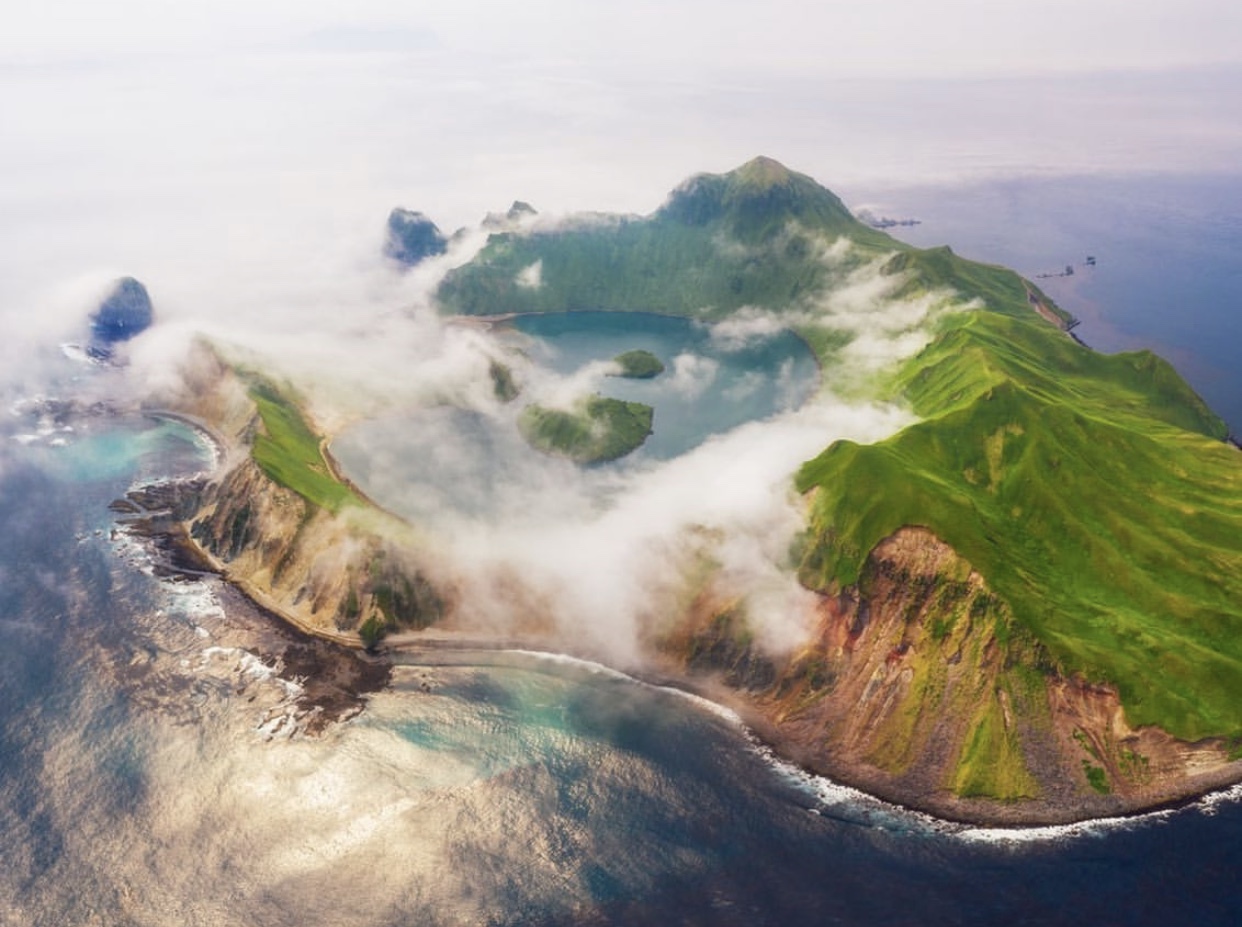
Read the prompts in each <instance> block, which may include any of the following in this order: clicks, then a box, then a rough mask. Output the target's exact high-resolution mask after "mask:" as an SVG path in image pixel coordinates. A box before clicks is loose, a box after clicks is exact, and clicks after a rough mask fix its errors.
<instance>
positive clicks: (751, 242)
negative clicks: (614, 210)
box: [438, 158, 908, 318]
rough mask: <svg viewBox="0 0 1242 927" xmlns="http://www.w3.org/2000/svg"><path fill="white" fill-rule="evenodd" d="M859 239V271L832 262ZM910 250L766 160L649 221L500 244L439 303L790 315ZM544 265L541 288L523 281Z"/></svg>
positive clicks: (504, 239)
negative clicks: (834, 248)
mask: <svg viewBox="0 0 1242 927" xmlns="http://www.w3.org/2000/svg"><path fill="white" fill-rule="evenodd" d="M840 236H847V237H849V238H850V239H851V240H852V241H853V242H854V245H855V251H854V254H853V257H852V264H851V263H849V262H847V263H846V264H844V265H838V266H832V267H830V266H829V265H828V264H826V263H825V262H824V260H823V259H822V255H821V253H820V248H821V247H822V245H823V244H824V242H825V241H832V240H835V239H836V238H838V237H840ZM895 250H908V246H906V245H903V244H901V243H899V242H897V241H895V240H894V239H892V238H890V237H889V236H888V235H885V234H884V233H882V232H879V231H877V230H875V229H872V228H869V227H868V226H866V225H864V224H863V223H861V222H858V221H857V220H856V219H854V217H853V216H851V215H850V213H849V210H847V209H846V208H845V206H844V205H843V204H842V203H841V201H840V200H839V199H837V197H836V196H834V195H833V194H832V193H831V192H829V191H828V190H826V189H824V188H823V187H821V186H819V184H817V183H815V181H813V180H811V179H810V178H809V177H806V176H804V175H802V174H796V173H794V172H792V171H788V170H786V169H785V168H783V167H781V166H780V165H779V164H777V163H776V162H774V161H771V160H769V159H766V158H757V159H755V160H754V161H752V162H750V163H749V164H747V165H744V166H743V167H741V168H739V169H737V170H736V171H733V172H731V173H729V174H723V175H719V174H703V175H700V176H698V177H695V178H692V179H691V180H690V181H689V182H687V183H686V184H684V185H683V186H682V187H681V188H679V189H678V190H676V191H674V192H673V194H672V195H671V196H670V197H669V200H668V202H667V203H665V205H664V206H663V207H661V208H660V209H659V210H657V211H656V212H655V213H654V214H652V215H651V216H647V217H637V216H599V217H593V218H586V219H582V220H579V221H578V222H577V223H576V224H570V225H567V226H561V227H558V228H553V229H545V230H536V231H529V232H521V233H516V232H515V233H502V234H495V235H492V236H491V238H490V239H489V240H488V244H487V246H486V247H485V248H484V249H483V251H482V252H481V253H480V254H479V255H478V256H477V257H476V258H475V260H474V261H472V262H470V263H469V264H467V265H465V266H464V267H461V268H458V269H456V270H454V271H452V272H451V273H450V274H449V275H448V277H447V278H446V279H445V281H444V283H443V284H442V285H441V287H440V290H439V293H438V297H439V300H440V302H441V304H442V305H443V306H444V307H445V308H446V309H448V310H450V311H453V312H458V313H466V314H492V313H499V312H568V311H573V310H581V309H607V310H613V311H634V310H645V311H650V312H664V313H668V314H670V315H696V316H702V317H705V318H717V317H721V316H723V315H726V314H728V313H729V312H730V311H732V310H734V309H737V308H739V307H742V306H759V307H764V308H768V309H772V310H776V311H779V310H783V309H787V308H790V307H793V306H796V305H798V303H799V301H800V300H803V299H804V298H806V297H808V296H813V295H815V294H817V293H819V292H821V291H822V290H823V289H824V288H825V287H826V286H827V285H829V284H830V283H832V282H833V281H834V280H835V279H838V278H839V277H840V275H841V274H842V273H843V272H844V271H846V270H848V269H849V267H850V266H857V264H859V263H861V262H863V261H865V260H868V259H870V258H874V257H876V256H879V255H881V254H884V253H886V252H889V251H895ZM536 262H540V281H541V282H540V285H539V286H537V287H531V286H524V285H522V283H520V282H519V275H520V274H521V273H522V271H524V270H525V269H526V268H528V267H530V266H532V265H533V264H535V263H536Z"/></svg>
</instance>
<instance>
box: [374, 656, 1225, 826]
mask: <svg viewBox="0 0 1242 927" xmlns="http://www.w3.org/2000/svg"><path fill="white" fill-rule="evenodd" d="M480 641H482V642H484V643H485V644H486V646H483V647H479V646H477V644H478V642H479V641H476V640H475V639H474V638H472V637H471V636H470V635H467V634H460V635H457V634H452V633H444V632H442V634H441V636H439V637H437V638H435V639H433V640H428V641H425V642H423V644H422V645H421V647H420V645H419V644H418V643H416V642H414V641H409V642H406V643H404V644H403V645H402V647H401V649H400V650H399V651H398V653H403V654H410V655H412V654H415V653H418V652H419V650H420V649H421V651H422V653H423V654H424V655H425V656H429V657H430V656H432V655H434V654H439V655H441V656H442V657H443V656H447V655H448V654H450V653H452V654H456V655H457V656H458V657H459V659H455V660H449V661H442V660H433V661H430V662H452V663H453V664H454V665H469V666H478V665H512V664H510V663H508V662H503V664H502V659H497V658H504V657H509V656H516V657H520V658H525V659H529V660H532V661H536V662H539V663H546V664H552V665H554V666H558V667H570V668H573V669H577V670H580V671H582V672H584V673H586V674H588V675H592V676H598V677H601V678H604V679H611V680H615V681H620V682H625V683H627V684H630V685H635V686H639V687H642V688H646V689H650V690H652V691H657V692H664V693H668V694H670V695H673V696H675V697H677V698H680V699H683V700H685V701H687V702H689V703H690V704H691V705H693V706H694V707H695V708H696V709H697V710H699V711H701V712H704V713H706V714H709V715H713V716H715V717H716V718H719V719H720V720H722V721H724V722H725V723H726V724H728V725H729V726H730V727H732V728H734V730H736V731H737V732H738V733H740V734H741V735H742V736H743V737H744V738H745V740H746V741H747V743H748V744H749V746H750V750H751V752H752V753H753V754H754V755H755V756H757V757H759V759H760V760H762V761H763V762H764V764H765V765H767V766H768V767H769V768H770V769H771V770H772V771H773V773H774V774H775V775H776V776H777V777H778V778H779V779H781V780H782V781H784V782H786V783H787V784H789V785H790V786H791V787H792V788H794V789H795V790H796V791H798V792H800V793H802V794H803V795H805V796H807V797H809V798H811V799H812V800H813V801H814V802H815V805H814V806H813V807H811V808H808V809H807V810H808V811H809V812H810V813H812V814H818V815H823V816H825V817H831V818H833V819H835V820H838V821H841V822H843V823H847V824H852V825H856V826H859V827H866V828H871V829H875V830H883V831H888V832H892V833H897V834H911V835H917V834H922V835H925V836H941V837H952V838H954V839H958V840H963V841H972V842H989V843H1043V842H1052V841H1059V840H1065V839H1079V838H1086V837H1095V836H1098V835H1100V834H1102V833H1105V832H1107V831H1114V830H1128V829H1131V828H1134V827H1138V826H1142V825H1144V824H1147V823H1151V822H1154V821H1159V820H1164V819H1167V818H1169V817H1171V816H1173V815H1176V814H1181V813H1186V812H1198V813H1204V814H1212V813H1214V812H1215V809H1216V808H1217V807H1218V806H1219V805H1221V804H1223V803H1226V802H1230V803H1232V802H1239V801H1242V784H1234V785H1230V786H1226V787H1224V788H1219V789H1215V790H1213V791H1210V792H1207V793H1205V794H1201V795H1198V796H1189V797H1187V798H1184V799H1181V800H1177V801H1171V802H1169V803H1167V804H1166V805H1161V806H1158V807H1155V808H1151V809H1148V810H1144V811H1136V812H1134V813H1129V814H1119V815H1112V816H1105V817H1097V818H1086V819H1083V820H1081V821H1073V822H1069V823H1064V824H1014V825H989V824H982V823H972V822H969V821H956V820H952V819H949V818H944V817H940V816H937V815H935V814H933V813H930V812H927V811H921V810H919V809H917V808H913V807H910V806H907V805H903V804H901V803H899V802H894V801H888V800H886V799H883V798H880V797H878V796H876V795H872V794H871V793H869V792H865V791H863V790H862V789H858V788H855V787H854V786H851V785H846V784H844V783H841V782H837V781H836V780H835V779H833V778H832V777H830V776H827V775H823V774H820V773H816V772H812V771H811V770H808V769H806V768H804V767H802V766H800V765H798V764H797V763H794V762H792V761H790V760H788V759H785V758H783V757H782V756H780V754H779V753H778V752H777V750H776V748H775V747H773V746H772V745H771V744H770V743H768V742H767V741H766V740H764V739H763V738H762V737H761V736H760V735H759V734H758V733H757V732H756V731H755V729H754V728H753V727H752V726H751V725H750V724H748V723H747V721H746V719H745V718H744V717H743V716H742V714H740V713H739V712H738V711H737V710H735V709H734V708H733V707H730V706H729V705H727V704H725V703H723V702H721V701H718V700H715V699H713V698H711V697H710V696H709V695H708V694H704V692H705V691H706V690H703V691H696V689H695V687H694V686H693V684H692V683H691V682H690V681H688V680H681V679H674V678H669V677H660V676H656V675H654V674H652V675H647V674H644V673H631V672H626V671H624V670H619V669H616V668H615V667H611V666H608V665H607V664H605V663H600V662H598V661H595V660H591V659H588V658H586V657H578V656H573V655H571V654H566V653H562V652H559V651H553V650H538V649H531V648H529V647H523V646H514V645H513V644H512V642H510V643H508V644H506V643H502V642H494V641H492V642H488V641H486V640H484V639H480ZM486 656H491V657H492V659H491V660H486V659H483V658H485V657H486ZM461 658H464V659H461ZM397 663H398V665H408V666H417V665H423V663H424V661H410V662H408V663H403V662H402V661H400V660H398V661H397ZM743 710H744V708H743Z"/></svg>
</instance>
